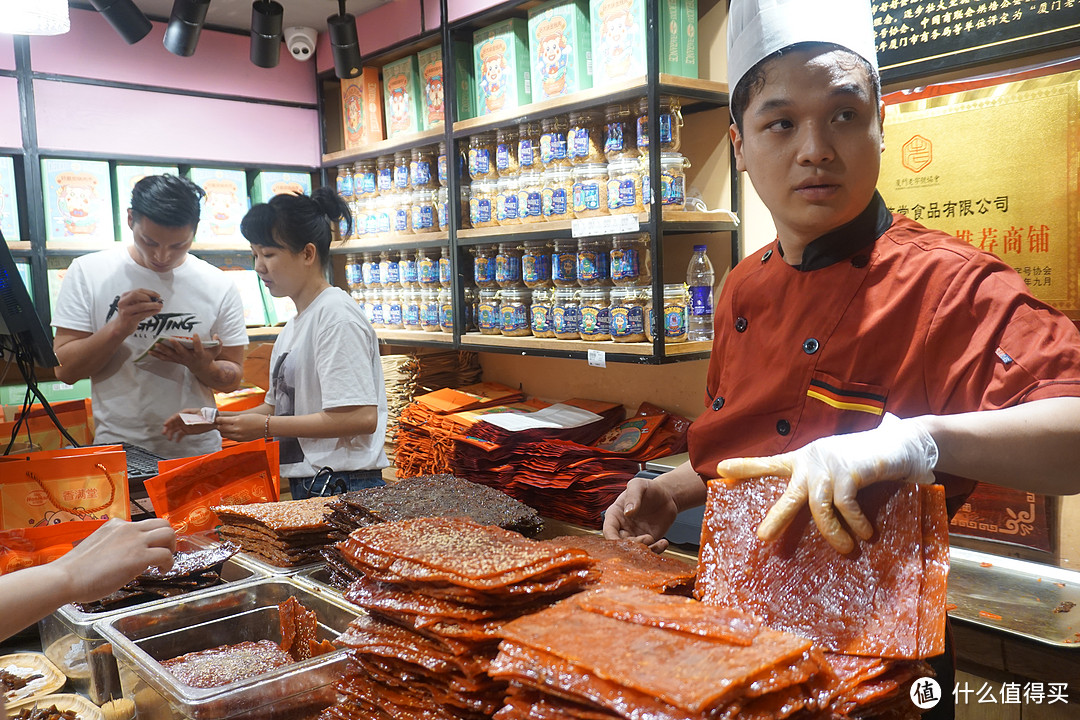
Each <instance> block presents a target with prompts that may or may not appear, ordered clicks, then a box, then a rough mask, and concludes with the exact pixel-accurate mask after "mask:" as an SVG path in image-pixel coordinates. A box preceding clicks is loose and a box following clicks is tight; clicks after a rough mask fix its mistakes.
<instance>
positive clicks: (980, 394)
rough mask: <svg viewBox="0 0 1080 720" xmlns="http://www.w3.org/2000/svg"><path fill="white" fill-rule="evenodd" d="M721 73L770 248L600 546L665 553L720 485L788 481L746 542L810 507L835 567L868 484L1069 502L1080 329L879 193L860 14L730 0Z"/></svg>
mask: <svg viewBox="0 0 1080 720" xmlns="http://www.w3.org/2000/svg"><path fill="white" fill-rule="evenodd" d="M728 58H729V87H731V88H733V89H734V91H733V93H732V99H731V112H732V117H733V119H734V124H733V125H732V126H731V130H730V132H731V138H732V142H733V146H734V152H735V158H736V163H737V166H738V168H739V169H740V170H744V171H746V172H747V173H748V174H749V176H750V180H751V181H752V182H753V184H754V188H755V189H756V190H757V192H758V194H759V195H760V197H761V199H762V201H763V202H764V203H765V205H766V206H767V207H768V209H769V211H770V213H771V215H772V218H773V221H774V223H775V225H776V230H777V238H776V240H775V241H773V242H772V243H771V244H770V245H769V246H767V247H765V248H763V249H761V250H759V251H756V252H754V253H752V254H750V255H749V256H748V257H746V258H745V259H744V260H742V261H741V262H740V263H738V265H736V266H735V267H734V268H733V269H732V271H731V273H730V274H729V275H728V277H727V280H726V282H725V283H724V286H723V289H722V292H721V293H720V297H719V301H718V306H717V309H716V313H715V318H716V320H715V321H716V328H715V330H716V332H715V341H714V344H713V348H712V357H711V359H710V363H709V371H708V376H707V384H706V392H707V393H708V397H707V405H706V409H705V411H704V413H703V414H702V415H701V416H700V417H699V418H698V420H697V421H696V422H695V423H694V424H693V426H692V427H691V429H690V434H689V451H690V462H688V463H686V464H684V465H683V466H681V467H679V468H677V469H675V470H673V471H671V472H668V473H665V474H663V475H661V476H659V477H657V478H655V479H643V478H635V479H634V480H632V481H631V482H630V483H629V484H628V485H627V489H626V491H625V492H624V493H623V494H622V495H621V496H620V497H619V498H618V499H617V500H616V501H615V503H614V504H613V505H612V506H611V507H610V508H609V509H608V511H607V513H606V517H605V522H604V534H605V535H606V536H607V537H609V538H634V539H637V540H639V541H641V542H644V543H647V544H649V545H650V546H651V547H653V549H655V550H657V551H658V552H659V551H662V550H663V549H664V548H665V547H666V546H667V541H666V540H664V539H663V536H664V533H665V532H667V529H668V528H669V527H670V525H671V523H672V522H673V520H674V519H675V516H676V515H677V514H678V513H679V512H681V511H682V510H685V509H687V508H690V507H693V506H696V505H700V504H702V503H703V502H704V501H705V497H706V486H705V481H706V480H708V479H710V478H714V477H717V476H724V477H731V478H745V477H755V476H760V475H779V476H782V477H789V478H790V480H789V482H788V487H787V491H786V493H785V495H784V496H783V497H782V498H781V500H780V501H778V502H777V504H776V505H775V506H774V507H773V508H772V510H770V511H769V513H768V514H767V515H766V517H765V518H763V520H762V522H761V524H760V525H759V527H758V535H759V537H761V538H762V539H766V540H768V539H771V538H775V537H776V536H777V535H779V534H780V533H781V532H782V530H783V529H784V527H785V526H786V525H787V523H788V522H790V520H791V519H792V518H793V516H794V515H795V514H796V513H797V512H798V511H799V510H800V509H801V508H802V507H804V506H806V505H807V504H809V506H810V510H811V512H812V514H813V517H814V520H815V522H816V523H817V526H818V528H819V529H820V530H821V532H822V533H823V534H824V535H825V537H826V538H827V539H828V540H829V541H830V542H831V543H832V544H833V545H834V546H835V547H836V548H837V549H838V550H840V551H841V552H847V551H850V550H851V549H852V547H853V540H852V537H851V535H850V534H849V531H850V533H855V534H857V535H859V536H861V537H864V538H866V537H869V536H870V535H871V534H872V532H873V528H872V527H870V524H869V522H868V521H867V520H866V518H865V517H864V516H863V514H862V512H861V511H860V509H859V505H858V502H857V499H856V493H857V492H858V490H859V489H860V488H861V487H865V486H866V485H869V484H871V483H874V482H879V481H882V480H907V481H911V482H934V481H935V480H936V481H937V482H940V483H943V484H944V486H945V490H946V495H947V497H948V501H949V509H950V512H952V511H954V510H955V509H956V508H957V507H959V505H960V504H961V502H962V500H963V498H964V497H965V496H966V495H967V494H968V493H969V492H970V491H971V488H972V486H973V482H972V481H974V480H978V481H985V482H990V483H995V484H999V485H1004V486H1008V487H1012V488H1017V489H1020V490H1026V491H1033V492H1040V493H1050V494H1072V493H1076V492H1078V491H1080V483H1078V481H1077V477H1076V471H1075V469H1076V468H1077V467H1080V333H1078V332H1077V330H1076V329H1075V327H1074V326H1073V324H1072V323H1071V322H1070V321H1069V320H1068V319H1066V318H1065V317H1063V316H1062V315H1061V314H1060V313H1059V312H1057V311H1056V310H1054V309H1053V308H1051V307H1049V306H1047V305H1046V304H1045V303H1043V302H1041V301H1039V300H1037V299H1035V298H1034V297H1032V296H1031V295H1030V293H1028V291H1027V288H1026V286H1025V284H1024V282H1023V280H1021V278H1020V277H1019V276H1018V275H1017V274H1016V273H1015V272H1014V271H1013V270H1012V268H1010V267H1009V266H1007V265H1006V264H1005V263H1003V262H1001V261H1000V260H998V259H997V258H996V257H994V256H993V255H990V254H987V253H983V252H981V251H979V250H977V249H975V248H973V247H971V246H970V245H967V244H965V243H962V242H960V241H958V240H956V239H955V238H953V237H951V236H949V235H947V234H945V233H942V232H937V231H934V230H929V229H927V228H924V227H922V226H920V225H919V224H917V223H915V222H913V221H911V220H908V219H906V218H904V217H902V216H898V215H897V216H894V215H891V214H890V213H889V212H888V210H887V209H886V207H885V204H884V202H883V200H882V198H881V197H880V196H879V195H878V194H877V192H876V190H875V186H876V184H877V180H878V173H879V169H880V158H881V152H882V150H883V148H884V139H883V132H882V122H883V117H884V105H883V104H882V102H881V91H880V82H879V80H878V77H877V59H876V53H875V48H874V33H873V26H872V17H871V13H870V4H869V3H867V2H865V0H733V2H732V3H731V7H730V10H729V35H728ZM965 478H970V479H965ZM838 518H842V519H843V522H841V521H840V520H839V519H838ZM942 685H943V686H945V687H946V688H948V689H951V687H950V686H948V685H946V684H945V683H942Z"/></svg>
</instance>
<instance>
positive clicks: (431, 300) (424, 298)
mask: <svg viewBox="0 0 1080 720" xmlns="http://www.w3.org/2000/svg"><path fill="white" fill-rule="evenodd" d="M420 328H421V329H422V330H424V331H425V332H439V291H438V290H436V289H435V288H424V289H422V290H421V291H420Z"/></svg>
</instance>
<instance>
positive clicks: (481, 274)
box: [472, 245, 498, 288]
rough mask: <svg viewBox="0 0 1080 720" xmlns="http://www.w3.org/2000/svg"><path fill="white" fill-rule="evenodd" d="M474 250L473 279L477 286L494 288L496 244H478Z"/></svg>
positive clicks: (495, 284)
mask: <svg viewBox="0 0 1080 720" xmlns="http://www.w3.org/2000/svg"><path fill="white" fill-rule="evenodd" d="M472 252H473V280H474V282H475V283H476V287H479V288H493V287H496V286H497V285H498V283H496V282H495V246H494V245H477V246H476V247H474V248H473V249H472Z"/></svg>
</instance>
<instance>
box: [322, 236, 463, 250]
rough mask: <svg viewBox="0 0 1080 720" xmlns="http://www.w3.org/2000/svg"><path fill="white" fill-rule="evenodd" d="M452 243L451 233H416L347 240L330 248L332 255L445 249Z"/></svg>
mask: <svg viewBox="0 0 1080 720" xmlns="http://www.w3.org/2000/svg"><path fill="white" fill-rule="evenodd" d="M449 242H450V233H449V232H447V231H445V230H443V231H441V232H433V233H416V234H415V235H399V234H396V233H386V234H382V235H376V236H374V237H363V238H355V239H350V240H346V241H345V242H343V243H336V244H334V245H331V246H330V254H331V255H340V254H342V253H350V252H356V251H358V250H396V249H412V248H429V247H443V246H444V245H447V244H448V243H449Z"/></svg>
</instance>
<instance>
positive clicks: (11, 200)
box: [0, 156, 22, 242]
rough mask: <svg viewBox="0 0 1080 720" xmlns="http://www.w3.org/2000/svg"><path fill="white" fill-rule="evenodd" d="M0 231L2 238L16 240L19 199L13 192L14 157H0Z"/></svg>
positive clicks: (8, 240)
mask: <svg viewBox="0 0 1080 720" xmlns="http://www.w3.org/2000/svg"><path fill="white" fill-rule="evenodd" d="M0 233H3V235H4V240H6V241H7V242H16V241H18V240H21V239H22V236H21V235H20V233H19V199H18V195H17V194H16V192H15V159H14V158H10V157H7V156H4V157H0Z"/></svg>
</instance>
